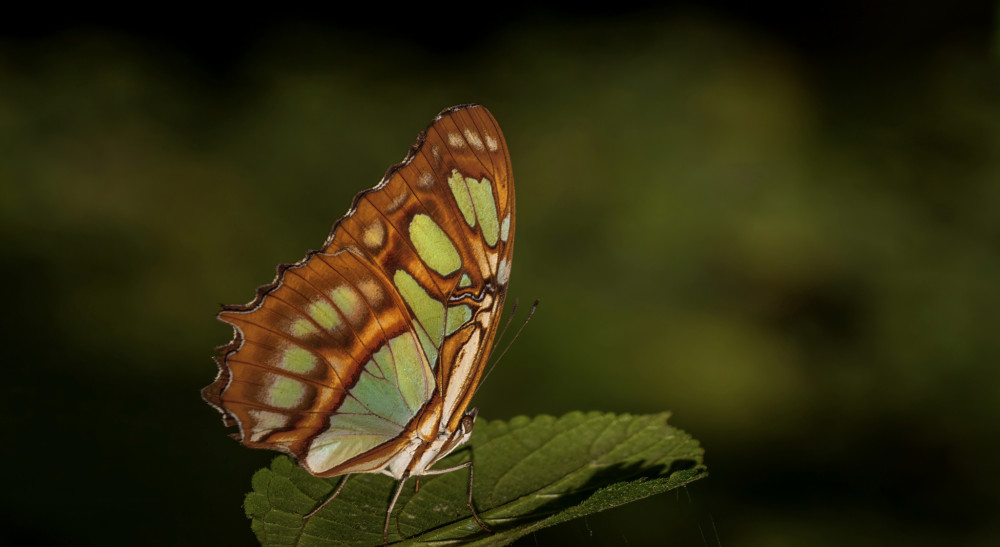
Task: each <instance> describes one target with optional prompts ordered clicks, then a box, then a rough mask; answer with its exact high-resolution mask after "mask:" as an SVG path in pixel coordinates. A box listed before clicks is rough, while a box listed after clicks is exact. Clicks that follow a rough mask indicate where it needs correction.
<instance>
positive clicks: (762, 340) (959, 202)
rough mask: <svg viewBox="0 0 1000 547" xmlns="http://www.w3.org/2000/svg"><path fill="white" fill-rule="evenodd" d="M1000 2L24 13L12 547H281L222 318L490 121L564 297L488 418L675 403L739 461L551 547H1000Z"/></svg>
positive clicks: (6, 532) (12, 78)
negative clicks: (216, 397)
mask: <svg viewBox="0 0 1000 547" xmlns="http://www.w3.org/2000/svg"><path fill="white" fill-rule="evenodd" d="M995 8H996V6H995V4H993V3H992V2H990V3H980V4H976V3H963V4H955V5H947V6H945V5H940V6H936V7H935V5H934V4H933V3H917V4H912V3H907V4H897V3H893V4H886V5H878V6H872V5H869V4H868V3H863V2H848V3H847V4H838V5H837V6H836V7H834V6H825V7H824V8H823V9H824V10H825V11H821V10H820V9H819V8H817V9H816V11H814V12H810V13H806V12H805V11H804V10H800V11H798V12H793V13H789V12H785V11H783V10H782V9H781V8H779V7H777V5H771V4H767V3H764V4H754V5H753V7H742V5H741V4H738V3H736V2H729V3H727V2H718V1H717V2H712V3H710V4H706V5H703V6H701V7H698V6H694V5H692V4H676V5H672V6H669V7H665V8H657V9H653V8H642V9H634V10H626V9H623V8H617V11H614V12H613V13H611V14H605V13H598V12H596V11H595V12H592V13H582V14H580V13H575V14H567V13H561V12H556V11H545V12H534V11H528V10H526V9H524V8H511V9H507V10H501V9H500V8H499V7H498V8H496V10H495V12H494V13H492V14H487V13H471V12H468V11H463V10H458V9H447V8H445V7H441V8H440V9H437V10H433V9H430V8H426V9H424V8H421V9H422V10H423V11H419V10H417V9H416V7H414V8H412V9H411V11H408V12H403V13H402V15H403V19H400V20H392V21H380V20H378V19H377V17H376V16H377V15H379V14H378V12H379V10H383V9H384V8H382V7H379V6H371V7H364V8H363V10H364V11H365V14H364V15H365V17H361V18H354V17H352V18H350V19H348V18H347V17H346V16H345V15H343V14H341V13H338V12H335V11H333V10H330V11H329V13H318V14H306V13H291V12H279V13H277V14H256V15H255V17H256V18H251V19H246V20H243V19H240V18H239V17H236V16H235V15H234V18H233V19H229V18H226V17H224V16H223V15H224V14H215V15H214V16H213V17H207V18H206V17H205V14H198V15H197V17H195V16H194V15H193V14H190V15H189V14H175V15H171V14H162V17H161V16H157V17H151V16H147V17H146V18H142V19H140V18H136V19H135V20H134V21H133V20H130V19H129V18H128V17H127V16H126V15H122V14H120V13H119V14H118V15H117V17H107V18H106V17H104V16H103V15H102V14H94V13H89V12H87V13H83V12H81V13H77V14H69V15H66V14H62V16H61V18H59V19H57V20H47V21H46V22H44V23H42V22H37V21H36V22H34V23H25V22H24V21H23V20H15V19H8V20H7V21H6V22H5V23H3V24H2V25H0V31H2V33H0V233H2V240H0V241H2V243H0V245H2V261H3V262H2V268H0V275H2V276H3V286H4V287H6V290H5V301H6V302H7V303H8V304H10V305H11V306H10V307H9V308H7V312H6V313H5V317H6V318H7V319H6V320H5V321H4V323H5V325H6V326H5V327H4V329H3V331H2V332H3V337H4V357H3V364H4V369H5V375H4V380H3V382H2V384H0V404H2V405H3V409H4V417H5V419H4V422H5V423H6V424H7V425H6V426H5V427H4V428H3V431H4V434H3V437H4V438H5V442H4V450H3V456H2V457H3V460H4V465H3V469H4V475H3V481H2V482H3V485H4V492H5V495H3V496H2V501H0V504H2V519H3V520H2V522H0V525H2V528H0V534H2V535H3V536H5V538H6V539H11V538H14V539H16V540H17V542H18V543H33V544H53V545H60V544H73V545H81V544H93V545H104V544H117V543H141V544H181V543H183V544H192V545H195V544H200V545H209V544H252V543H253V542H254V538H253V536H252V534H251V532H250V528H249V523H248V522H247V521H246V520H245V518H244V516H243V513H242V509H241V502H242V499H243V495H244V494H245V492H246V491H248V490H249V488H250V475H251V474H252V472H253V471H254V470H255V469H257V468H259V467H261V466H264V465H266V464H267V463H268V462H269V461H270V459H271V457H272V456H273V454H270V453H265V452H260V451H252V450H247V449H245V448H243V447H241V446H239V445H238V444H237V443H235V442H233V441H232V440H231V439H229V438H228V437H227V436H226V433H228V431H227V430H225V429H224V428H223V426H222V425H221V422H220V419H219V415H218V414H217V413H216V412H215V411H214V410H213V409H211V408H209V407H208V406H207V405H206V404H204V403H203V402H202V401H201V400H200V398H199V394H198V390H199V389H200V388H201V387H202V386H204V385H206V384H208V383H209V382H210V381H211V380H212V379H213V377H214V375H215V365H214V364H213V363H212V361H211V359H210V357H211V356H212V355H213V353H214V351H213V348H214V346H216V345H219V344H222V343H225V342H227V341H228V340H229V339H230V337H231V332H230V329H229V328H228V327H227V326H225V325H223V324H221V323H218V322H216V321H215V319H214V314H215V312H216V311H217V310H218V305H219V304H220V303H243V302H246V301H248V300H249V299H250V298H251V296H252V295H253V290H254V288H255V287H257V286H258V285H260V284H262V283H264V282H267V281H270V280H271V278H272V275H273V269H274V266H275V264H277V263H278V262H290V261H295V260H298V259H299V258H301V257H302V256H303V254H304V253H305V252H306V250H308V249H311V248H316V247H318V246H319V245H320V244H321V243H322V242H323V240H324V238H325V237H326V234H327V232H328V230H329V227H330V225H331V224H332V223H333V221H334V220H335V219H336V218H338V217H339V216H340V215H342V214H343V213H344V212H345V211H346V209H347V207H348V205H349V203H350V199H351V197H352V196H353V195H354V194H355V193H356V192H358V191H359V190H361V189H363V188H367V187H370V186H372V185H373V184H374V183H375V182H377V181H378V180H379V178H380V177H381V175H382V173H383V172H384V170H385V169H386V167H388V166H389V165H390V164H391V163H395V162H397V161H399V159H401V158H402V156H403V155H404V153H405V151H406V150H407V147H408V146H409V145H410V144H411V142H412V141H413V139H414V137H415V136H416V134H417V132H418V131H420V130H421V129H423V128H424V127H425V125H426V124H427V123H428V122H429V121H430V119H431V118H432V117H433V116H434V115H435V114H436V113H437V112H438V111H439V110H441V109H442V108H444V107H446V106H450V105H453V104H458V103H463V102H470V101H475V102H481V103H483V104H485V105H487V106H488V107H489V108H490V109H491V110H492V112H493V113H494V115H495V116H496V117H497V119H498V120H499V121H500V123H501V125H502V127H503V129H504V131H505V133H506V136H507V140H508V142H509V145H510V150H511V153H512V157H513V165H514V172H515V175H516V179H517V197H518V219H517V251H516V253H515V256H516V260H515V262H514V270H513V274H512V284H511V288H510V295H511V296H513V297H520V298H521V300H522V302H523V301H525V300H527V301H530V300H531V299H534V298H536V297H539V298H542V300H543V303H542V306H541V308H540V310H539V312H538V314H537V316H536V318H535V319H534V320H533V321H532V322H531V323H530V324H529V325H528V327H527V329H526V330H525V332H524V334H523V335H522V336H521V338H520V339H519V340H518V341H517V342H516V343H515V344H514V347H513V349H512V350H511V351H510V353H509V354H508V355H507V357H506V358H505V359H504V361H503V362H502V363H501V365H500V366H499V367H498V368H497V369H496V370H495V371H494V373H493V375H492V376H491V377H490V379H489V381H488V382H487V383H486V385H485V387H484V388H483V390H482V391H481V392H480V393H479V394H478V396H477V399H476V401H475V404H476V406H478V407H479V408H480V415H481V417H483V418H486V419H506V418H510V417H513V416H515V415H520V414H526V415H535V414H540V413H546V414H553V415H560V414H563V413H565V412H568V411H571V410H603V411H614V412H630V413H647V412H659V411H663V410H671V411H672V412H673V418H672V423H673V424H674V425H676V426H678V427H681V428H683V429H685V430H687V431H689V432H690V433H691V434H693V435H694V436H695V437H696V438H698V439H699V440H700V441H701V442H702V443H703V445H704V446H705V448H706V450H707V455H706V463H707V464H708V466H709V470H710V472H711V476H710V477H709V478H707V479H705V480H702V481H699V482H698V483H695V484H693V485H692V486H690V487H689V488H687V489H686V490H685V491H683V492H680V493H679V494H677V495H673V494H670V495H664V496H660V497H657V498H653V499H649V500H645V501H643V502H641V503H637V504H633V505H630V506H626V507H623V508H620V509H618V510H615V511H612V512H609V513H605V514H601V515H600V516H598V517H595V518H590V519H587V520H586V521H579V522H574V523H571V524H567V525H564V526H562V527H560V528H556V529H552V530H548V531H545V532H543V533H539V534H538V535H537V536H536V537H535V538H534V539H531V538H529V539H527V540H525V541H524V542H523V544H525V545H533V544H535V542H536V541H537V542H538V544H541V545H550V544H559V543H560V542H573V543H575V544H581V545H649V544H671V545H716V544H721V545H724V546H725V545H751V546H764V545H807V544H808V545H843V544H848V543H850V544H855V545H885V544H901V543H906V544H909V545H938V544H942V543H962V544H967V545H996V544H997V543H998V541H1000V519H997V515H998V514H1000V466H998V462H1000V381H998V380H1000V367H998V364H1000V343H998V335H997V333H998V326H1000V321H998V312H997V310H998V309H1000V283H998V281H1000V40H998V37H997V32H996V30H997V21H998V19H997V15H996V10H995ZM384 10H385V11H391V10H389V9H387V8H385V9H384ZM418 11H419V12H418ZM105 15H106V14H105ZM487 15H490V17H487ZM491 17H492V18H491Z"/></svg>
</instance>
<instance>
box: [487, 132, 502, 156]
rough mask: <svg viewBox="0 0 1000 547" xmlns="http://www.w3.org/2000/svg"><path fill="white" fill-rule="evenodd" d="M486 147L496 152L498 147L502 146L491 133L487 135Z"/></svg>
mask: <svg viewBox="0 0 1000 547" xmlns="http://www.w3.org/2000/svg"><path fill="white" fill-rule="evenodd" d="M486 148H489V149H490V152H496V151H497V148H500V146H499V145H497V140H496V139H494V138H493V137H491V136H489V135H486Z"/></svg>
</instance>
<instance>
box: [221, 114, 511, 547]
mask: <svg viewBox="0 0 1000 547" xmlns="http://www.w3.org/2000/svg"><path fill="white" fill-rule="evenodd" d="M513 248H514V179H513V176H512V173H511V164H510V156H509V154H508V151H507V144H506V141H505V140H504V137H503V134H502V133H501V132H500V127H499V126H498V125H497V122H496V120H495V119H494V118H493V116H492V114H490V112H489V111H488V110H487V109H486V108H485V107H483V106H480V105H476V104H467V105H460V106H455V107H452V108H448V109H445V110H444V111H442V112H441V113H440V114H438V115H437V117H435V118H434V120H433V121H432V122H431V124H430V125H429V126H428V127H427V129H426V130H425V131H423V132H422V133H420V135H419V136H418V137H417V141H416V142H415V143H414V144H413V146H412V147H411V148H410V151H409V153H408V154H407V155H406V157H405V158H404V159H403V161H402V162H401V163H399V164H396V165H393V166H392V167H390V168H389V169H388V171H386V174H385V176H383V178H382V180H381V182H379V183H378V184H377V185H375V186H374V187H373V188H370V189H367V190H364V191H362V192H360V193H359V194H358V195H357V196H355V197H354V201H353V203H352V204H351V207H350V209H349V210H348V212H347V214H346V215H344V216H343V217H342V218H340V219H339V220H337V221H336V222H335V223H334V224H333V228H332V230H331V232H330V235H329V236H328V237H327V239H326V242H325V243H324V244H323V247H322V249H321V250H318V251H310V252H309V253H307V254H306V256H305V258H303V259H302V260H300V261H299V262H296V263H294V264H281V265H279V266H278V268H277V274H276V276H275V278H274V280H273V281H272V282H271V283H269V284H267V285H264V286H262V287H260V288H258V289H257V294H256V296H255V298H254V299H253V300H252V301H251V302H250V303H249V304H246V305H242V306H240V305H237V306H224V307H223V310H222V311H221V312H220V313H219V315H218V318H219V319H220V320H221V321H223V322H225V323H228V324H229V325H232V327H233V332H234V334H233V339H232V341H231V342H229V343H228V344H226V345H224V346H221V347H220V348H219V355H217V356H216V357H215V360H216V363H217V364H218V367H219V373H218V376H217V377H216V379H215V381H214V382H213V383H212V384H211V385H209V386H207V387H206V388H205V389H203V390H202V397H203V398H204V399H205V401H207V402H208V403H209V404H211V405H212V406H214V407H215V408H216V409H217V410H218V411H219V412H221V413H222V416H223V422H224V423H225V424H226V425H227V426H232V425H236V426H238V427H239V433H238V434H234V437H236V438H238V439H239V440H241V441H242V442H243V444H244V445H246V446H248V447H251V448H265V449H271V450H278V451H281V452H285V453H288V454H291V455H292V456H294V457H295V458H296V459H297V461H298V462H299V464H300V465H301V466H302V467H303V468H305V469H306V471H308V472H309V473H311V474H313V475H315V476H318V477H334V476H339V475H343V476H344V478H343V479H342V480H341V482H340V484H339V485H338V487H337V489H336V491H335V492H334V494H333V495H332V496H330V498H329V499H328V500H327V501H326V502H324V503H323V504H322V505H320V506H319V507H317V508H316V509H315V510H314V511H313V512H312V513H309V514H308V515H306V516H305V517H304V518H308V517H310V516H312V515H313V514H315V513H316V512H317V511H319V510H320V509H321V508H322V507H323V506H325V504H326V503H327V502H329V500H330V499H333V498H334V497H336V496H337V495H338V494H339V493H340V491H341V490H342V489H343V487H344V484H345V483H346V481H347V477H349V476H350V475H351V474H355V473H382V474H385V475H389V476H391V477H393V478H394V479H396V480H397V481H399V482H398V485H397V487H396V489H395V491H394V493H393V496H392V499H391V502H390V505H389V509H388V511H387V512H386V517H385V526H384V528H383V533H382V540H383V543H387V542H388V533H389V522H390V518H391V516H392V510H393V507H394V506H395V504H396V500H397V499H398V497H399V494H400V492H401V491H402V488H403V484H404V483H405V482H406V479H408V478H410V477H418V481H419V477H420V476H423V475H434V474H441V473H447V472H450V471H455V470H458V469H461V468H465V467H468V468H469V491H468V500H467V505H468V507H469V510H470V511H471V513H472V516H473V517H474V519H475V520H476V522H477V523H478V524H479V525H480V526H481V527H482V528H483V529H484V530H487V531H489V528H488V527H487V526H486V525H485V524H484V523H483V522H482V520H480V518H479V516H478V515H477V514H476V511H475V508H474V507H473V503H472V476H473V468H472V462H471V461H468V462H466V463H463V464H461V465H458V466H455V467H452V468H447V469H431V467H432V466H433V465H434V464H435V463H436V462H438V461H439V460H440V459H441V458H443V457H444V456H446V455H447V454H449V453H450V452H452V451H453V450H455V448H457V447H458V446H460V445H461V444H463V443H465V442H466V441H467V440H468V439H469V437H470V435H471V433H472V427H473V425H474V423H475V420H476V415H477V410H476V409H471V410H468V407H469V403H470V400H471V398H472V395H473V393H474V392H475V389H476V387H477V385H478V384H479V381H480V378H481V376H482V373H483V369H484V367H485V364H486V361H487V359H488V357H489V355H490V348H491V346H492V343H493V338H494V337H495V335H496V332H497V326H498V323H499V321H498V319H499V316H500V312H501V310H502V308H503V303H504V298H505V295H506V292H507V284H508V280H509V277H510V268H511V256H512V251H513ZM418 484H419V482H418Z"/></svg>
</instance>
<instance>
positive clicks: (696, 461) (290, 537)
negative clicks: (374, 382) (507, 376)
mask: <svg viewBox="0 0 1000 547" xmlns="http://www.w3.org/2000/svg"><path fill="white" fill-rule="evenodd" d="M667 418H668V415H667V414H654V415H648V416H630V415H621V416H616V415H614V414H603V413H597V412H594V413H589V414H584V413H582V412H574V413H570V414H567V415H565V416H563V417H561V418H558V419H557V418H553V417H551V416H539V417H536V418H527V417H518V418H514V419H513V420H511V421H509V422H502V421H494V422H487V423H483V422H479V423H477V424H476V428H475V430H474V432H473V435H472V439H471V441H470V442H469V443H468V445H466V446H464V447H462V448H460V449H459V450H457V451H456V452H455V453H454V454H452V455H450V456H448V457H447V458H445V459H444V460H442V461H441V462H440V463H438V464H437V465H436V466H435V467H436V468H444V467H448V466H452V465H457V464H459V463H462V462H464V461H467V460H468V459H469V458H470V457H472V458H473V459H474V461H475V485H474V487H473V499H474V501H475V505H476V508H477V511H478V513H479V516H480V517H481V518H482V519H483V520H484V521H485V522H486V524H487V525H488V526H489V527H490V528H491V529H492V530H493V533H492V534H490V533H486V532H485V531H483V530H482V529H481V528H480V527H479V526H478V525H477V524H476V523H475V521H474V520H473V519H472V517H471V515H470V514H469V509H468V507H466V504H465V501H466V497H467V488H468V474H467V472H466V471H465V470H458V471H454V472H451V473H447V474H443V475H431V476H427V477H424V478H421V480H420V490H419V492H418V493H416V494H414V492H413V490H414V489H413V488H411V487H406V488H404V489H403V493H402V495H401V496H400V498H399V502H398V503H397V505H396V508H395V510H394V512H393V516H392V522H391V524H390V526H389V542H390V543H394V542H404V543H408V544H409V543H421V542H434V543H448V544H467V545H506V544H508V543H511V542H512V541H514V540H515V539H517V538H519V537H522V536H524V535H527V534H530V533H532V532H534V531H536V530H539V529H542V528H545V527H548V526H552V525H554V524H559V523H562V522H566V521H568V520H571V519H575V518H579V517H582V516H584V515H588V514H591V513H596V512H598V511H603V510H605V509H610V508H612V507H617V506H619V505H622V504H625V503H628V502H630V501H635V500H638V499H641V498H644V497H647V496H651V495H654V494H659V493H661V492H666V491H667V490H671V489H673V488H677V487H678V486H683V485H685V484H688V483H690V482H691V481H694V480H696V479H699V478H701V477H703V476H705V475H706V471H705V466H704V465H703V464H702V455H703V451H702V449H701V447H700V446H699V445H698V442H697V441H695V440H694V439H692V438H691V437H690V436H688V435H687V434H686V433H684V432H683V431H680V430H679V429H675V428H673V427H671V426H670V425H668V424H667ZM340 480H341V479H340V478H339V477H337V478H333V479H320V478H317V477H314V476H312V475H310V474H309V473H308V472H306V471H305V470H303V469H302V468H301V467H299V466H298V465H296V463H295V461H294V460H292V459H291V458H288V457H286V456H280V457H278V458H275V460H274V461H273V462H272V464H271V467H270V468H265V469H261V470H259V471H258V472H257V473H256V474H254V477H253V492H251V493H249V494H247V498H246V502H245V505H244V506H245V509H246V512H247V516H249V517H250V518H252V519H253V522H252V524H251V527H252V528H253V531H254V533H255V534H257V538H258V539H260V541H261V543H262V544H264V545H380V544H381V543H382V526H383V523H384V519H385V512H386V509H387V508H388V505H389V499H390V497H391V496H392V492H393V488H394V487H395V481H393V480H392V478H390V477H387V476H384V475H372V474H365V475H354V476H352V477H351V479H350V481H349V482H348V483H347V485H346V487H345V488H344V490H343V491H342V492H341V494H340V495H339V496H338V497H337V498H336V499H334V500H333V501H332V502H330V504H329V505H327V506H326V507H325V508H323V510H322V511H320V512H319V513H317V514H316V515H315V516H313V517H312V518H311V519H309V520H308V521H303V520H302V515H304V514H306V513H308V512H309V511H311V510H312V509H313V508H315V507H317V506H318V505H319V504H320V503H322V502H323V501H324V500H325V499H326V498H327V497H328V496H329V495H330V494H331V493H333V490H334V489H335V488H336V487H337V484H338V483H339V481H340ZM410 482H411V484H413V483H414V479H410Z"/></svg>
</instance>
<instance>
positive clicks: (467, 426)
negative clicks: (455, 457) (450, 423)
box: [441, 408, 479, 456]
mask: <svg viewBox="0 0 1000 547" xmlns="http://www.w3.org/2000/svg"><path fill="white" fill-rule="evenodd" d="M477 415H479V409H478V408H473V409H472V410H467V411H466V412H465V414H464V415H462V421H461V422H459V424H458V429H456V430H455V431H454V432H453V433H448V432H447V431H442V432H441V437H446V438H447V440H446V441H445V443H444V446H443V447H442V449H441V456H444V455H445V454H448V453H450V452H451V451H452V450H455V449H456V448H458V447H459V446H462V445H463V444H465V443H466V442H468V440H469V437H471V436H472V426H473V425H475V424H476V416H477ZM442 440H444V439H442Z"/></svg>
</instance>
